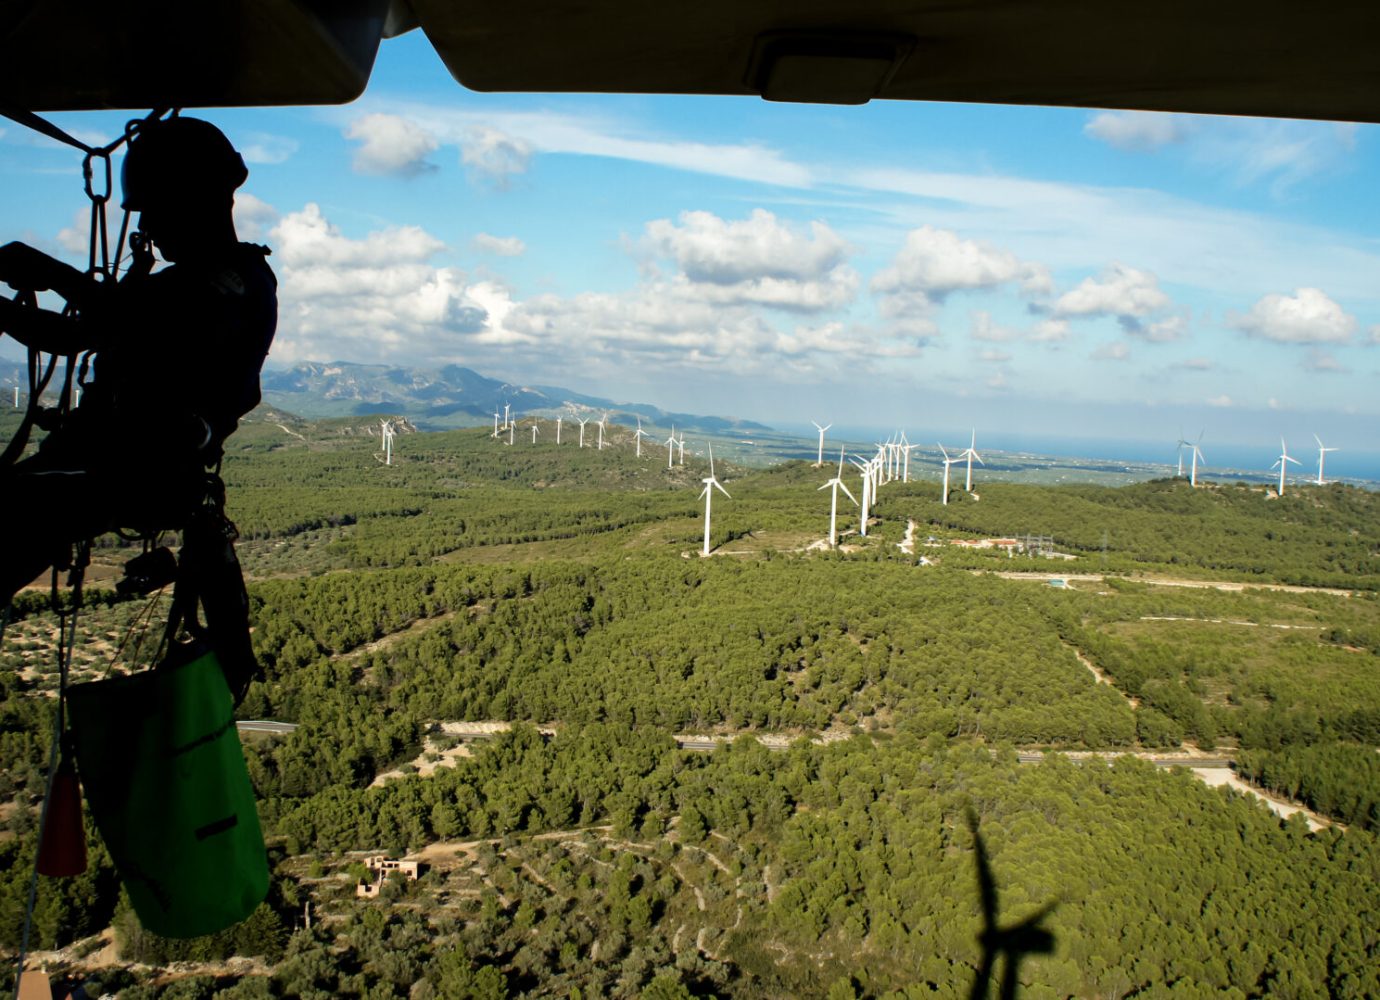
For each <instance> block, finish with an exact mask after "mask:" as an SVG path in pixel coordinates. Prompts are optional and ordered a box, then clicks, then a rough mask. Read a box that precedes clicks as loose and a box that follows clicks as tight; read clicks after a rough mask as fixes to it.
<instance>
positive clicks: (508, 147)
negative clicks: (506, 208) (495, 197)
mask: <svg viewBox="0 0 1380 1000" xmlns="http://www.w3.org/2000/svg"><path fill="white" fill-rule="evenodd" d="M531 159H532V146H531V144H530V143H528V142H527V140H525V139H522V138H519V137H518V136H514V135H509V134H508V133H507V132H503V131H501V130H500V129H496V128H492V127H490V126H487V125H475V126H472V127H470V128H468V129H466V130H465V133H464V137H463V139H462V140H461V143H460V162H461V163H463V164H464V165H465V166H466V167H467V168H469V171H470V174H471V176H473V177H475V178H476V179H478V180H483V181H487V182H488V183H490V184H493V185H494V186H495V187H500V188H504V187H507V186H508V184H509V183H511V181H512V178H513V177H514V176H516V175H517V174H521V173H525V172H526V170H527V165H528V163H529V162H530V161H531Z"/></svg>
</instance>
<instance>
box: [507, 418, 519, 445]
mask: <svg viewBox="0 0 1380 1000" xmlns="http://www.w3.org/2000/svg"><path fill="white" fill-rule="evenodd" d="M516 430H517V421H516V420H514V421H513V422H512V423H510V424H509V425H508V443H509V444H512V443H513V433H514V432H515V431H516Z"/></svg>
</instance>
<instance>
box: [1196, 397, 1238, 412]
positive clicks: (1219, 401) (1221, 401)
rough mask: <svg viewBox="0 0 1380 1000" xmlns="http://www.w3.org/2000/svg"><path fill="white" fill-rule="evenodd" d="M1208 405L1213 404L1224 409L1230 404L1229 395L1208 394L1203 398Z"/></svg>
mask: <svg viewBox="0 0 1380 1000" xmlns="http://www.w3.org/2000/svg"><path fill="white" fill-rule="evenodd" d="M1203 402H1204V403H1206V404H1207V405H1208V406H1215V407H1217V408H1218V409H1220V410H1225V409H1227V408H1228V407H1229V406H1231V405H1232V401H1231V397H1230V396H1228V395H1226V394H1225V393H1223V394H1222V395H1221V396H1209V397H1208V398H1207V399H1205V400H1203Z"/></svg>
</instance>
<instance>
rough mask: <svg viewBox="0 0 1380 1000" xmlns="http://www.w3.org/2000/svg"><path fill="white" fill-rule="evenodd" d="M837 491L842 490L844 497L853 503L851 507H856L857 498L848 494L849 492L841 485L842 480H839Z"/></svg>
mask: <svg viewBox="0 0 1380 1000" xmlns="http://www.w3.org/2000/svg"><path fill="white" fill-rule="evenodd" d="M839 489H841V490H843V494H844V496H846V497H848V499H849V500H852V501H853V506H854V507H856V506H858V498H857V497H855V496H853V494H852V493H849V492H848V487H847V486H844V485H843V480H842V479H840V480H839Z"/></svg>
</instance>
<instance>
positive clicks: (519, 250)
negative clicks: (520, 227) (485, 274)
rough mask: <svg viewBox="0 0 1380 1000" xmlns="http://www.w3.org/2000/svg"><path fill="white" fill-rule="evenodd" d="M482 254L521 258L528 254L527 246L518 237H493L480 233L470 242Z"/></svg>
mask: <svg viewBox="0 0 1380 1000" xmlns="http://www.w3.org/2000/svg"><path fill="white" fill-rule="evenodd" d="M470 242H471V243H472V244H473V246H474V248H475V249H476V250H478V251H480V252H481V253H491V254H497V255H498V256H499V257H520V256H522V254H524V253H526V252H527V244H526V243H524V242H522V240H520V239H518V238H517V237H516V236H491V235H489V234H488V233H479V234H478V235H476V236H475V238H474V239H473V240H471V241H470Z"/></svg>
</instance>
